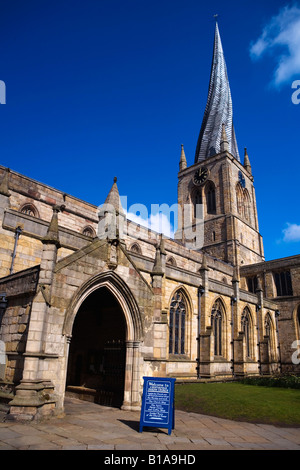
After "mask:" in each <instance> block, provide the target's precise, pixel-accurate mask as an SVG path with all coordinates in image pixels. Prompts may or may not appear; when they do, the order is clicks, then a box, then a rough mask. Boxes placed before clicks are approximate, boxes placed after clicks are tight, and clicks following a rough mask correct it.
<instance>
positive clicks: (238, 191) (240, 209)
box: [236, 183, 243, 216]
mask: <svg viewBox="0 0 300 470" xmlns="http://www.w3.org/2000/svg"><path fill="white" fill-rule="evenodd" d="M236 206H237V211H238V214H239V215H240V216H242V215H243V188H242V187H241V185H240V184H239V183H238V184H237V186H236Z"/></svg>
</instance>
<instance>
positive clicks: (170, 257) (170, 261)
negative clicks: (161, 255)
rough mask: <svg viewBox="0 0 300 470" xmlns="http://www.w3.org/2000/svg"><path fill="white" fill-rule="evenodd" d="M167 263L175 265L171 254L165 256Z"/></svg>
mask: <svg viewBox="0 0 300 470" xmlns="http://www.w3.org/2000/svg"><path fill="white" fill-rule="evenodd" d="M167 264H169V265H170V266H176V261H175V259H174V258H173V256H169V258H167Z"/></svg>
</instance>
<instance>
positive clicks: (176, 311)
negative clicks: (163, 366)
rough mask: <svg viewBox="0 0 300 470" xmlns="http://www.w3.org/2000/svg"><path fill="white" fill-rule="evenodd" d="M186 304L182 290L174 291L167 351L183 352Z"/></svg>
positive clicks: (171, 352)
mask: <svg viewBox="0 0 300 470" xmlns="http://www.w3.org/2000/svg"><path fill="white" fill-rule="evenodd" d="M186 314H187V306H186V300H185V296H184V294H183V292H182V291H181V290H178V291H177V292H175V294H174V296H173V298H172V301H171V305H170V318H169V353H170V354H185V322H186Z"/></svg>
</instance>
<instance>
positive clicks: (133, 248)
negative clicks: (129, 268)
mask: <svg viewBox="0 0 300 470" xmlns="http://www.w3.org/2000/svg"><path fill="white" fill-rule="evenodd" d="M129 250H130V251H132V252H133V253H137V254H139V255H141V254H142V250H141V247H140V245H139V244H138V243H137V242H134V243H132V245H131V246H130V248H129Z"/></svg>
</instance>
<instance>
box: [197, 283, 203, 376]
mask: <svg viewBox="0 0 300 470" xmlns="http://www.w3.org/2000/svg"><path fill="white" fill-rule="evenodd" d="M204 292H205V289H204V287H202V286H200V287H199V288H198V335H197V359H196V361H197V367H196V370H197V379H201V375H200V333H201V297H202V295H203V294H204Z"/></svg>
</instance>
